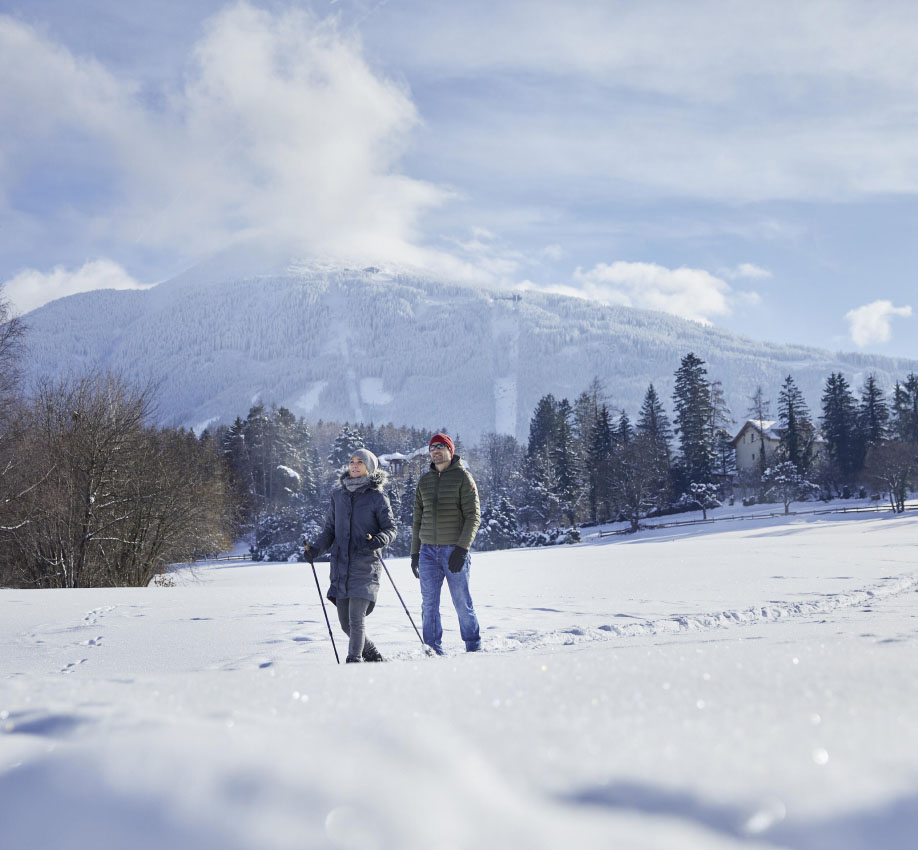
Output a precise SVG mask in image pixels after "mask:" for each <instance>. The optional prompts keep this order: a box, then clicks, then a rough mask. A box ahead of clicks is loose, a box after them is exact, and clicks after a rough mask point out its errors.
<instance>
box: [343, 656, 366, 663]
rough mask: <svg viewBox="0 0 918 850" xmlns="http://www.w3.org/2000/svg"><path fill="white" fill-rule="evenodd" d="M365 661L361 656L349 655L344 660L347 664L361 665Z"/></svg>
mask: <svg viewBox="0 0 918 850" xmlns="http://www.w3.org/2000/svg"><path fill="white" fill-rule="evenodd" d="M361 661H363V659H362V658H361V657H360V656H359V655H349V656H348V657H347V658H345V659H344V663H345V664H359V663H360V662H361Z"/></svg>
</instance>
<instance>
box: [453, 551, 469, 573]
mask: <svg viewBox="0 0 918 850" xmlns="http://www.w3.org/2000/svg"><path fill="white" fill-rule="evenodd" d="M468 554H469V550H468V549H463V548H462V547H461V546H457V547H456V548H455V549H453V551H452V552H450V553H449V562H448V563H449V571H450V572H451V573H458V572H459V571H460V570H461V569H462V568H463V567H464V566H465V559H466V558H467V557H468Z"/></svg>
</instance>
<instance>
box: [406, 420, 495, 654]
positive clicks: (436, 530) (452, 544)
mask: <svg viewBox="0 0 918 850" xmlns="http://www.w3.org/2000/svg"><path fill="white" fill-rule="evenodd" d="M427 449H428V451H429V452H430V469H429V470H428V471H427V472H425V473H424V474H423V475H422V476H421V478H420V480H419V481H418V488H417V490H416V491H415V495H414V526H413V528H412V535H411V570H412V572H413V573H414V575H415V578H419V579H420V580H421V622H422V627H421V628H422V631H423V633H424V643H426V644H427V645H428V646H429V647H430V648H431V649H432V650H433V651H434V652H436V653H437V655H443V654H444V653H443V647H442V646H441V641H442V639H443V625H442V623H441V622H440V590H441V588H442V587H443V579H444V578H445V579H446V584H447V586H448V587H449V593H450V596H451V597H452V599H453V606H454V607H455V608H456V614H458V615H459V634H460V635H461V636H462V639H463V640H464V641H465V648H466V651H468V652H477V651H478V650H479V649H481V635H480V633H479V630H478V617H477V616H476V615H475V607H474V606H473V605H472V596H471V594H470V593H469V571H470V568H471V558H470V557H469V549H471V548H472V541H473V540H474V539H475V533H476V532H477V531H478V526H479V525H480V524H481V508H480V507H479V504H478V488H477V487H476V486H475V479H473V478H472V475H471V473H470V472H469V471H468V469H466V468H465V465H464V464H463V463H462V460H461V459H460V457H459V455H457V454H456V453H455V452H456V449H455V446H454V445H453V441H452V440H451V439H450V438H449V436H448V435H447V434H434V435H433V437H431V439H430V444H429V445H428V447H427Z"/></svg>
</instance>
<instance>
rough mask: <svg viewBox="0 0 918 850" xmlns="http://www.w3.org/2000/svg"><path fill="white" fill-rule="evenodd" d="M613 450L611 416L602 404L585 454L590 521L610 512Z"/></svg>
mask: <svg viewBox="0 0 918 850" xmlns="http://www.w3.org/2000/svg"><path fill="white" fill-rule="evenodd" d="M614 448H615V437H614V435H613V426H612V414H611V413H610V412H609V408H608V406H607V405H605V404H602V405H600V407H599V411H598V412H597V414H596V419H595V420H594V422H593V430H592V432H591V434H590V441H589V449H588V451H587V453H586V469H587V470H588V475H587V487H588V494H587V495H588V501H589V506H590V519H591V520H592V521H593V522H597V521H599V518H600V516H602V518H603V519H608V518H609V516H610V511H611V501H610V495H611V493H610V490H609V476H610V474H611V471H610V468H609V464H610V461H611V459H612V453H613V450H614Z"/></svg>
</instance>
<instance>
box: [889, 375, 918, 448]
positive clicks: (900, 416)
mask: <svg viewBox="0 0 918 850" xmlns="http://www.w3.org/2000/svg"><path fill="white" fill-rule="evenodd" d="M893 428H894V431H895V435H896V436H897V437H898V438H899V439H900V440H902V441H903V442H906V443H918V375H916V374H915V373H914V372H911V373H910V374H909V375H908V377H907V378H906V379H905V382H904V383H902V384H900V383H899V382H898V381H897V382H896V388H895V390H894V392H893Z"/></svg>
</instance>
